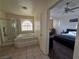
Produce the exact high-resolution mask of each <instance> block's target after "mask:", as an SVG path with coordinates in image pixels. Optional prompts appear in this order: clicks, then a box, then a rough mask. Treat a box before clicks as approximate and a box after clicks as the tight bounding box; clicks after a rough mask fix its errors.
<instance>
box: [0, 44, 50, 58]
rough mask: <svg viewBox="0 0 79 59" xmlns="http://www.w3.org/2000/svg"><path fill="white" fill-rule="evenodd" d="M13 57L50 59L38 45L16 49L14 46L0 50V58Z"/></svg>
mask: <svg viewBox="0 0 79 59" xmlns="http://www.w3.org/2000/svg"><path fill="white" fill-rule="evenodd" d="M5 55H7V56H11V59H49V57H48V56H45V55H44V54H43V53H42V52H41V51H40V47H39V46H38V45H32V46H27V47H23V48H16V47H14V46H11V47H4V48H1V49H0V57H3V56H5Z"/></svg>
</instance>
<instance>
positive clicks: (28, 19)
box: [20, 18, 34, 33]
mask: <svg viewBox="0 0 79 59" xmlns="http://www.w3.org/2000/svg"><path fill="white" fill-rule="evenodd" d="M22 20H27V21H31V22H32V28H33V30H27V31H22V29H21V33H26V32H34V18H24V19H21V21H22ZM20 23H21V22H20ZM20 26H21V25H20ZM20 28H22V27H20Z"/></svg>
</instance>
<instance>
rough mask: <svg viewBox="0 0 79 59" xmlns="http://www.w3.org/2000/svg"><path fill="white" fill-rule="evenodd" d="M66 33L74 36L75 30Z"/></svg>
mask: <svg viewBox="0 0 79 59" xmlns="http://www.w3.org/2000/svg"><path fill="white" fill-rule="evenodd" d="M68 34H70V35H73V36H76V32H75V31H71V32H69V33H68Z"/></svg>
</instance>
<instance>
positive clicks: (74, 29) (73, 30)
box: [66, 29, 77, 33]
mask: <svg viewBox="0 0 79 59" xmlns="http://www.w3.org/2000/svg"><path fill="white" fill-rule="evenodd" d="M69 31H75V32H76V31H77V29H67V30H66V33H68V32H69Z"/></svg>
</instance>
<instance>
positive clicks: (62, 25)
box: [49, 0, 79, 59]
mask: <svg viewBox="0 0 79 59" xmlns="http://www.w3.org/2000/svg"><path fill="white" fill-rule="evenodd" d="M78 6H79V4H78V3H77V2H75V1H72V0H71V1H70V0H67V1H66V0H64V1H61V2H59V3H58V4H56V5H55V6H54V7H53V8H51V9H50V20H49V21H50V22H52V23H51V25H52V26H49V30H50V38H49V40H50V41H49V42H50V43H49V46H50V47H49V56H50V57H51V59H52V58H54V59H73V52H74V44H75V39H76V38H75V37H76V32H77V26H78V17H79V14H78V13H79V9H78ZM76 7H77V8H76ZM67 8H68V9H67ZM71 8H72V9H71Z"/></svg>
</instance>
